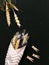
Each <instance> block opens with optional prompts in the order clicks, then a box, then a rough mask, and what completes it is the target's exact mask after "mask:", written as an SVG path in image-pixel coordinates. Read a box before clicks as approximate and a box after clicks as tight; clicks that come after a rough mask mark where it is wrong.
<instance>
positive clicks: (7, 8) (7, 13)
mask: <svg viewBox="0 0 49 65" xmlns="http://www.w3.org/2000/svg"><path fill="white" fill-rule="evenodd" d="M6 18H7V24H8V26H10V24H11V22H10V13H9V7H8V3H7V2H6Z"/></svg>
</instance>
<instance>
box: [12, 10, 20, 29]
mask: <svg viewBox="0 0 49 65" xmlns="http://www.w3.org/2000/svg"><path fill="white" fill-rule="evenodd" d="M13 12H14V11H13ZM14 18H15V22H16V24H17V26H18V27H19V28H20V26H21V24H20V21H19V19H18V16H17V15H16V13H15V12H14Z"/></svg>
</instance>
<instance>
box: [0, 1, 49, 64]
mask: <svg viewBox="0 0 49 65" xmlns="http://www.w3.org/2000/svg"><path fill="white" fill-rule="evenodd" d="M16 4H17V7H18V8H19V12H18V13H17V12H16V13H17V15H18V17H19V20H20V21H21V24H22V26H21V28H20V29H19V28H18V27H17V25H16V23H15V21H14V17H13V12H12V11H11V21H12V22H11V26H10V27H8V26H7V23H6V16H5V12H2V11H0V65H4V61H5V56H6V52H7V49H8V45H9V43H10V40H11V38H12V37H13V35H14V34H15V33H16V32H17V31H21V30H23V29H26V31H27V32H29V36H30V38H29V40H28V45H27V48H26V50H25V52H24V55H23V57H22V60H21V62H20V65H40V64H41V65H49V64H48V61H49V56H48V55H49V0H17V1H16ZM32 45H35V46H36V47H37V48H39V50H40V51H39V53H36V52H35V51H34V50H33V49H32V48H31V46H32ZM33 53H36V54H38V55H40V60H38V59H36V58H34V59H35V61H34V62H33V63H32V62H30V61H29V60H27V59H26V56H27V55H29V56H31V55H32V54H33Z"/></svg>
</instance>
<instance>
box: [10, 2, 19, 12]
mask: <svg viewBox="0 0 49 65" xmlns="http://www.w3.org/2000/svg"><path fill="white" fill-rule="evenodd" d="M9 4H10V6H11V7H12V8H14V9H15V10H16V11H18V8H17V7H16V6H15V5H13V4H12V3H10V2H9Z"/></svg>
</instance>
